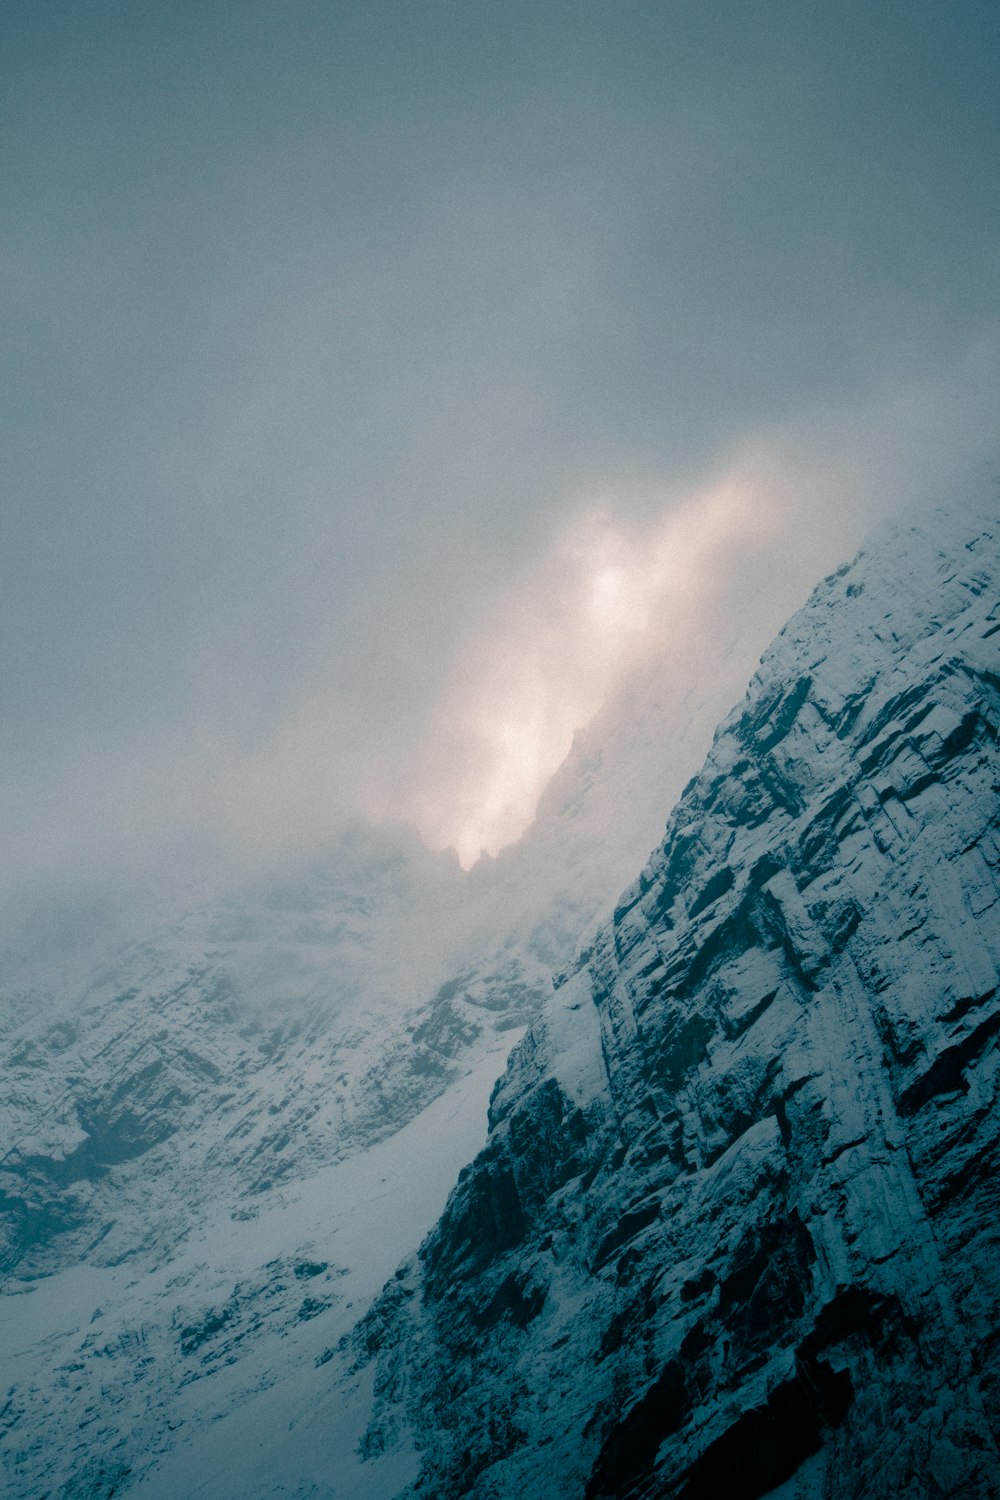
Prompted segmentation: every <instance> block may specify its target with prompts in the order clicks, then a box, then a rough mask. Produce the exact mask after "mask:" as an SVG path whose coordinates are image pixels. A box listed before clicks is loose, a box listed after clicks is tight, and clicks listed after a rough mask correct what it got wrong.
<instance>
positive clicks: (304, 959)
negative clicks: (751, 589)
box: [0, 646, 749, 1500]
mask: <svg viewBox="0 0 1000 1500" xmlns="http://www.w3.org/2000/svg"><path fill="white" fill-rule="evenodd" d="M743 652H744V656H746V655H747V654H748V652H749V648H748V647H747V646H744V647H743ZM740 670H741V667H740V664H739V655H738V653H735V652H734V653H731V654H730V659H729V663H728V667H727V668H726V671H728V673H729V677H730V678H731V677H732V676H733V674H738V673H739V672H740ZM726 671H722V672H720V673H718V674H717V675H716V677H715V678H714V679H713V680H712V681H711V682H710V683H708V684H705V683H699V682H697V681H696V680H694V675H693V673H690V674H689V676H688V679H685V678H684V676H683V674H681V675H680V677H679V678H676V677H673V678H668V679H666V680H660V681H659V682H656V680H655V679H656V675H657V674H656V669H655V668H650V671H649V674H648V676H647V679H646V681H645V682H637V683H634V684H632V685H631V686H630V687H626V689H625V690H624V691H625V694H626V698H628V695H629V694H631V710H630V712H629V713H628V714H627V715H625V714H623V713H621V712H616V711H615V709H614V708H613V707H612V708H611V709H610V710H609V711H608V712H606V713H605V714H604V715H603V717H602V719H601V720H599V721H598V722H596V723H595V724H594V725H593V726H592V727H591V728H590V729H589V730H588V731H587V732H585V733H583V734H581V735H580V736H579V738H578V741H577V744H576V745H575V746H574V749H573V751H572V752H571V754H570V757H569V758H568V760H567V762H566V764H565V765H564V767H563V768H562V770H561V771H560V773H559V776H558V777H557V779H556V782H555V783H554V785H553V788H552V789H551V791H550V794H549V796H548V797H547V799H546V800H545V802H544V803H543V806H542V807H541V808H540V809H539V816H538V819H537V822H536V825H535V827H534V828H533V830H532V831H531V834H530V835H529V837H528V838H527V839H526V840H525V841H523V844H522V845H520V846H517V847H515V848H512V849H511V850H509V851H506V852H505V853H504V855H503V856H501V857H500V858H499V859H497V860H495V861H486V862H485V863H484V864H483V865H482V866H480V867H478V868H477V869H476V870H474V871H473V872H472V874H471V875H469V876H466V875H465V874H463V872H461V871H460V870H459V869H458V866H457V864H456V863H455V861H454V860H453V859H451V858H448V857H446V856H438V855H431V854H430V853H429V852H428V851H427V850H426V849H425V848H424V847H423V846H422V845H421V844H420V841H419V840H418V839H417V838H416V837H415V836H414V835H412V834H410V833H407V832H406V831H391V830H383V831H377V830H373V829H369V828H365V827H363V826H358V827H356V828H354V829H353V830H349V831H348V832H346V833H344V834H343V835H342V836H341V837H340V838H338V839H337V840H335V841H334V842H333V843H332V844H331V846H330V848H329V849H328V850H327V851H326V853H325V854H324V856H323V857H322V858H317V859H315V860H313V861H312V862H311V863H302V862H300V863H299V864H297V865H296V864H292V863H289V865H288V866H287V867H286V868H284V869H279V870H271V871H268V872H266V873H264V874H261V875H260V876H259V877H257V878H256V879H255V880H254V881H252V882H246V881H245V882H243V883H242V884H240V885H238V886H235V887H232V888H228V889H224V890H222V891H221V892H220V891H216V892H215V893H214V894H213V893H211V892H209V893H201V894H198V895H193V894H192V892H191V891H190V890H186V891H185V890H182V891H180V892H179V893H178V892H175V891H172V890H171V889H170V887H169V886H166V885H165V886H161V887H160V888H159V889H158V891H157V892H155V893H154V895H153V897H151V898H149V899H147V900H146V903H145V907H144V908H141V909H140V915H139V916H136V917H133V918H132V934H133V935H132V937H131V939H129V938H127V937H122V936H121V935H120V934H119V933H117V932H116V931H115V930H114V929H113V928H111V927H110V926H109V925H108V924H107V921H106V919H105V925H104V926H103V927H102V922H101V912H100V911H99V910H98V909H93V910H92V909H91V907H89V906H88V907H87V908H86V909H85V910H84V912H83V915H82V916H81V915H80V914H79V913H78V912H76V911H72V912H71V918H72V920H71V921H70V923H69V926H70V927H71V928H72V929H74V930H83V932H84V933H85V936H86V938H87V943H86V945H84V947H83V948H82V949H81V950H80V951H79V952H77V951H76V950H75V949H67V951H66V953H62V952H61V950H60V944H59V941H58V939H59V938H60V936H61V932H60V925H59V922H58V920H57V919H56V918H54V917H52V916H51V915H50V914H47V913H46V914H44V920H43V921H42V922H41V923H40V926H39V935H38V938H37V939H36V941H35V943H34V944H33V946H31V945H29V947H28V949H27V951H26V952H24V953H22V954H21V955H20V957H18V955H17V954H16V953H15V952H12V951H8V952H7V953H6V954H5V955H3V964H2V965H0V969H2V981H3V1000H4V1006H3V1011H2V1013H0V1059H2V1062H3V1067H4V1076H5V1079H6V1080H7V1086H6V1088H5V1090H4V1096H3V1099H2V1100H0V1273H2V1275H3V1278H4V1280H3V1287H2V1291H3V1295H2V1296H0V1408H2V1414H0V1459H2V1461H3V1464H4V1466H5V1469H6V1474H7V1483H8V1488H9V1492H10V1493H11V1494H12V1495H16V1496H23V1497H30V1500H35V1497H36V1496H37V1495H38V1494H40V1493H42V1492H44V1491H45V1490H46V1489H50V1490H51V1491H52V1492H55V1493H60V1494H63V1495H67V1496H69V1495H81V1496H82V1495H87V1496H104V1495H108V1494H110V1493H111V1492H112V1491H113V1492H115V1493H117V1494H120V1493H122V1491H123V1490H124V1489H126V1488H129V1487H135V1486H137V1485H141V1487H142V1488H143V1491H144V1492H149V1493H161V1494H164V1495H168V1496H169V1495H171V1494H176V1493H181V1492H183V1493H185V1494H195V1493H203V1494H206V1495H211V1496H212V1497H213V1500H220V1497H223V1496H227V1495H231V1496H234V1497H236V1496H239V1497H240V1500H245V1497H246V1496H247V1495H248V1494H250V1493H251V1490H252V1487H253V1486H255V1485H256V1486H259V1493H261V1494H265V1495H266V1494H271V1493H278V1492H279V1489H278V1488H277V1486H279V1485H280V1486H281V1489H280V1492H281V1493H289V1494H295V1493H299V1492H301V1493H302V1494H308V1493H317V1492H319V1491H316V1489H315V1486H317V1485H319V1486H321V1488H322V1486H324V1485H326V1484H328V1482H330V1478H329V1476H330V1474H331V1472H332V1469H331V1456H330V1451H329V1445H330V1440H331V1432H333V1431H335V1430H336V1431H338V1432H341V1431H343V1430H345V1429H344V1428H343V1424H344V1422H345V1421H348V1422H349V1424H350V1423H352V1422H353V1423H354V1427H352V1428H351V1431H352V1432H353V1434H354V1435H353V1437H351V1438H350V1440H348V1439H347V1438H346V1437H344V1439H343V1442H344V1445H345V1455H344V1462H345V1464H346V1469H345V1472H346V1473H347V1474H348V1475H349V1479H348V1480H346V1481H345V1483H347V1484H348V1489H349V1492H351V1493H361V1489H360V1486H361V1485H362V1476H361V1475H360V1474H359V1473H358V1472H356V1461H355V1459H354V1454H353V1449H354V1446H355V1443H356V1442H357V1439H358V1438H359V1437H360V1435H361V1433H362V1432H363V1429H364V1425H365V1420H366V1419H365V1417H364V1413H363V1410H362V1408H360V1407H358V1399H359V1398H358V1397H357V1394H356V1393H355V1394H352V1393H351V1389H350V1388H351V1386H352V1382H351V1381H350V1379H348V1380H347V1381H346V1384H344V1385H343V1386H341V1385H338V1383H337V1371H338V1369H339V1362H338V1360H337V1359H335V1358H332V1357H331V1355H330V1351H331V1349H332V1348H333V1347H334V1346H335V1345H336V1343H337V1342H338V1340H339V1339H340V1338H341V1337H342V1336H343V1335H344V1334H346V1333H347V1332H348V1330H349V1329H350V1327H351V1326H352V1324H353V1322H354V1321H355V1319H356V1318H357V1316H358V1315H359V1313H360V1312H361V1311H363V1309H364V1308H365V1307H366V1306H367V1304H368V1302H369V1301H370V1300H371V1298H372V1296H373V1295H374V1294H375V1293H376V1292H377V1291H378V1290H379V1288H380V1287H381V1285H382V1283H383V1281H384V1280H385V1278H386V1276H387V1275H389V1273H390V1272H391V1270H392V1268H393V1267H394V1266H395V1265H396V1264H397V1263H398V1261H399V1259H400V1258H401V1257H402V1256H403V1255H405V1254H406V1253H407V1252H408V1251H409V1250H410V1249H412V1247H413V1246H414V1245H415V1244H416V1243H418V1242H419V1240H420V1238H421V1237H422V1236H423V1235H424V1234H425V1233H426V1232H427V1230H428V1229H429V1228H430V1227H431V1226H432V1224H433V1222H434V1220H435V1218H436V1217H437V1216H438V1214H439V1213H440V1211H441V1209H442V1207H443V1205H444V1202H445V1198H446V1194H447V1191H448V1188H449V1187H450V1185H451V1183H452V1182H453V1181H454V1178H455V1175H456V1174H457V1171H458V1169H459V1167H460V1166H461V1165H462V1164H463V1163H464V1162H465V1161H467V1160H468V1159H469V1157H470V1156H472V1155H473V1154H474V1153H475V1151H476V1150H477V1149H478V1147H479V1146H480V1145H481V1144H482V1141H483V1138H484V1136H485V1129H486V1107H487V1101H488V1098H489V1092H490V1088H491V1086H492V1083H493V1081H494V1080H495V1078H496V1076H497V1074H498V1073H499V1072H500V1070H501V1068H502V1066H503V1062H504V1059H505V1057H506V1054H507V1052H508V1050H509V1048H510V1046H511V1044H512V1042H513V1041H514V1040H516V1038H517V1036H518V1035H519V1034H520V1029H521V1028H522V1027H523V1026H524V1024H525V1023H526V1021H527V1020H529V1019H531V1018H532V1017H533V1016H534V1015H536V1014H537V1013H538V1010H539V1008H540V1005H541V1003H542V1000H543V999H544V997H545V995H546V994H548V993H551V974H552V971H553V969H559V968H562V967H565V966H566V965H567V964H568V963H569V962H570V961H571V960H572V959H573V958H574V956H575V954H576V953H577V952H578V950H579V948H580V946H581V944H582V943H583V941H584V939H585V938H586V937H587V936H588V935H589V933H590V931H591V930H592V929H593V926H594V924H595V923H596V921H597V919H598V917H599V916H600V914H601V913H602V911H603V910H604V909H605V906H606V903H607V902H608V899H609V896H610V893H611V892H612V891H613V890H614V889H615V888H616V886H617V885H620V883H621V881H622V880H623V879H624V878H625V877H626V874H627V872H628V871H629V870H630V869H634V868H635V865H636V863H637V862H638V861H639V860H640V859H641V858H642V857H643V856H644V853H645V851H646V850H647V849H648V848H649V846H650V844H651V843H652V842H653V840H654V839H655V837H656V835H657V832H658V825H659V823H660V817H659V813H660V809H661V808H662V807H663V806H664V805H665V804H666V803H667V801H668V800H669V799H670V797H671V796H672V795H673V793H674V792H675V791H676V789H677V787H678V786H679V785H680V784H681V783H682V781H683V779H684V777H685V776H686V775H687V774H688V773H689V771H690V769H691V768H692V766H693V765H694V764H695V763H696V761H697V757H698V755H699V754H700V753H701V752H702V751H703V748H704V745H705V744H707V742H708V738H709V735H710V732H711V725H712V723H713V722H714V720H715V718H716V717H717V716H718V711H719V708H720V706H721V704H722V703H723V702H724V701H725V698H724V695H725V694H726V692H727V685H726V684H727V681H728V679H727V676H726ZM623 722H628V723H630V724H631V729H630V731H629V733H628V734H627V736H626V737H625V739H624V740H623V738H622V734H623V730H622V724H623ZM669 729H672V731H673V744H672V748H671V751H670V753H669V754H666V755H664V753H663V749H662V746H663V744H664V741H665V739H666V737H667V733H668V730H669ZM602 829H604V830H605V831H604V834H603V836H602ZM151 910H152V911H155V912H156V913H157V915H156V919H155V920H152V919H151V918H150V916H149V912H150V911H151ZM171 910H172V911H173V913H174V914H173V915H170V912H171ZM63 925H66V924H65V923H64V924H63ZM119 926H124V927H125V931H126V932H127V930H128V928H127V918H122V919H121V920H120V922H119ZM317 1361H321V1363H319V1364H318V1363H317ZM362 1405H363V1403H362ZM306 1414H310V1420H311V1422H312V1426H313V1428H314V1429H315V1432H314V1437H313V1439H311V1440H310V1441H309V1442H307V1441H306V1440H305V1439H304V1436H303V1421H304V1420H305V1417H306ZM355 1428H356V1431H355ZM290 1430H294V1432H295V1442H294V1444H292V1445H291V1446H290V1447H289V1449H288V1451H284V1450H280V1452H281V1456H280V1459H279V1458H278V1457H277V1456H276V1455H278V1453H279V1449H280V1445H279V1444H278V1443H277V1439H276V1433H277V1432H279V1431H282V1432H284V1431H290ZM262 1433H266V1434H267V1440H266V1451H267V1455H271V1456H272V1458H273V1461H272V1463H271V1466H270V1467H267V1465H266V1464H265V1465H263V1466H262V1458H263V1457H264V1455H262V1454H261V1453H260V1451H259V1444H260V1441H261V1438H260V1435H261V1434H262ZM247 1454H252V1455H253V1460H252V1462H250V1464H249V1467H245V1468H243V1469H241V1467H240V1465H241V1462H242V1461H243V1459H244V1457H245V1455H247ZM275 1464H277V1465H278V1468H277V1469H276V1468H275V1467H274V1465H275ZM333 1468H336V1464H333ZM279 1471H280V1472H279ZM366 1472H367V1471H366ZM381 1472H382V1473H383V1474H384V1473H385V1472H386V1466H385V1465H383V1466H382V1470H381ZM394 1472H395V1471H394ZM364 1482H365V1483H367V1482H368V1481H367V1478H365V1480H364ZM373 1482H374V1481H373ZM388 1483H389V1481H388V1480H387V1479H385V1478H384V1477H380V1478H379V1480H378V1485H381V1486H383V1490H382V1492H385V1490H384V1486H385V1484H388ZM375 1493H379V1490H378V1489H377V1488H376V1491H375Z"/></svg>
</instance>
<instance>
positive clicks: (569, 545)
mask: <svg viewBox="0 0 1000 1500" xmlns="http://www.w3.org/2000/svg"><path fill="white" fill-rule="evenodd" d="M771 521H772V508H771V505H770V504H769V502H768V500H767V498H766V497H765V494H764V492H763V489H762V487H761V486H759V485H757V484H754V483H751V482H750V481H749V480H746V479H740V478H735V477H729V478H726V479H725V480H724V481H722V482H721V483H718V484H716V485H715V486H713V487H712V488H710V489H709V490H707V491H705V492H704V493H701V494H698V495H695V496H693V497H691V498H689V499H687V500H685V501H684V502H683V503H681V504H679V505H675V506H674V507H673V508H672V509H671V510H670V513H669V514H668V515H667V516H666V518H665V519H663V520H661V521H660V522H659V524H658V525H656V526H655V527H653V528H651V529H649V530H646V531H644V532H640V531H639V530H637V529H636V528H632V529H631V530H629V529H627V528H626V527H625V526H624V525H623V524H622V523H621V521H619V520H618V519H617V518H616V515H615V510H614V507H613V505H612V504H610V503H608V502H605V503H602V504H598V505H594V506H592V507H590V508H589V510H588V512H587V513H586V514H585V515H584V517H583V518H582V519H581V518H580V517H579V516H577V517H576V518H574V520H573V521H572V524H571V525H570V526H569V527H568V528H567V530H566V532H565V533H564V534H563V535H562V537H561V538H559V539H558V540H557V542H556V545H555V547H554V549H553V552H552V554H551V555H550V556H549V557H547V558H546V559H544V560H543V561H541V562H539V563H538V564H537V565H536V566H535V567H534V568H533V569H532V570H531V572H530V575H529V576H528V577H527V578H526V579H525V580H523V582H522V585H521V588H520V589H519V590H518V591H517V592H516V593H515V595H514V597H513V598H510V597H509V596H508V598H507V599H506V600H505V601H504V602H503V604H502V605H500V606H498V607H496V608H495V609H494V611H493V613H492V616H491V618H490V619H489V620H488V622H487V624H486V628H485V629H484V631H483V632H482V633H481V634H480V635H479V636H478V637H477V639H476V641H475V642H474V643H473V644H472V645H470V646H469V647H468V648H467V650H466V653H465V657H464V659H463V661H462V662H461V664H460V668H459V671H458V673H457V675H456V679H455V680H454V681H453V683H452V684H451V686H450V689H449V692H448V694H447V696H446V702H445V703H444V704H443V706H442V712H441V715H440V717H439V724H446V725H447V726H448V728H447V730H445V731H444V733H443V736H442V737H441V738H439V739H438V742H437V743H438V749H439V751H440V749H441V748H442V745H444V746H447V752H446V753H444V754H441V755H440V756H439V760H438V770H437V773H436V774H434V775H432V776H431V777H430V778H429V786H427V787H426V788H425V790H424V791H423V792H422V793H421V794H420V795H418V797H417V798H416V801H415V806H414V812H413V816H414V821H415V822H416V823H417V825H418V826H419V827H420V829H421V831H422V832H423V834H424V835H425V837H427V838H428V839H429V840H430V841H431V842H432V843H434V844H437V845H452V846H453V847H454V848H455V849H456V850H457V852H458V855H459V858H460V859H461V861H462V863H463V864H464V865H466V866H468V865H470V864H472V863H474V862H475V860H476V859H477V858H478V857H479V855H480V854H481V853H482V852H483V851H487V852H489V853H495V852H496V851H497V850H498V849H500V848H501V847H503V846H504V845H505V844H508V843H510V842H511V841H513V840H514V839H516V838H518V837H519V836H520V834H521V833H522V832H523V831H524V829H525V828H526V827H527V825H528V824H529V823H530V822H531V820H532V817H533V816H534V812H535V807H536V804H537V801H538V797H539V795H540V793H541V791H542V789H543V787H544V786H545V783H546V782H547V781H548V779H549V778H550V777H551V775H552V773H553V772H554V771H555V770H556V768H557V767H558V766H559V764H560V762H561V761H562V760H563V759H564V758H565V756H566V754H567V752H568V751H569V748H570V745H571V743H572V739H573V734H574V732H575V731H576V730H577V729H579V728H580V727H581V726H582V725H584V724H585V723H586V722H587V721H588V720H589V719H590V718H592V716H593V715H594V713H595V712H596V711H597V710H598V708H599V707H600V706H601V703H602V702H603V701H604V699H605V697H606V695H607V693H608V690H609V688H610V687H611V686H612V684H613V683H614V682H615V681H616V680H617V679H619V678H620V677H621V676H622V675H623V674H624V673H625V672H627V671H628V670H629V669H630V668H632V667H634V666H636V665H637V664H638V662H639V660H640V659H641V658H642V657H643V656H644V655H645V654H647V653H648V652H650V651H651V650H657V651H661V652H662V651H669V650H670V649H672V648H674V649H681V648H683V646H684V643H685V642H688V643H690V642H691V640H692V637H693V634H695V633H696V632H697V621H698V618H699V615H700V613H701V612H702V611H703V610H704V609H705V607H706V606H707V605H708V604H709V603H710V601H711V599H712V597H713V596H714V594H715V593H716V592H717V589H718V587H719V584H720V581H721V580H722V579H723V577H724V576H725V574H726V571H727V560H728V566H731V559H732V553H733V550H734V549H735V548H736V547H740V546H743V545H745V544H746V543H747V542H748V541H749V540H750V539H751V538H752V539H753V540H754V542H760V541H761V540H762V539H763V536H764V535H765V533H768V532H769V531H770V529H771Z"/></svg>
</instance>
